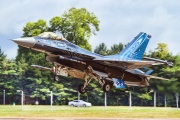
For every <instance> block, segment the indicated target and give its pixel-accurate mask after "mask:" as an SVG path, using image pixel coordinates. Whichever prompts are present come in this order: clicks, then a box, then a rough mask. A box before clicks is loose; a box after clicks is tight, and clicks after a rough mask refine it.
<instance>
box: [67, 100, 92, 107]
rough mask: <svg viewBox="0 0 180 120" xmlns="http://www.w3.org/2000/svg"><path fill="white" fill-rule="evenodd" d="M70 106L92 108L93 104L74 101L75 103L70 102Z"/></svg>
mask: <svg viewBox="0 0 180 120" xmlns="http://www.w3.org/2000/svg"><path fill="white" fill-rule="evenodd" d="M68 105H69V106H72V107H75V106H77V107H78V106H83V107H90V106H92V105H91V103H89V102H85V101H83V100H73V101H70V102H68Z"/></svg>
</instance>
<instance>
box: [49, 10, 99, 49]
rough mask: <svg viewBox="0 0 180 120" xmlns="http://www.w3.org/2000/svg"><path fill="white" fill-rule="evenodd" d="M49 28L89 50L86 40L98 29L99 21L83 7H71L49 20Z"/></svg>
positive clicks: (89, 46)
mask: <svg viewBox="0 0 180 120" xmlns="http://www.w3.org/2000/svg"><path fill="white" fill-rule="evenodd" d="M50 30H51V31H54V32H56V31H57V32H60V33H61V34H62V35H63V36H64V37H65V38H66V39H67V40H69V41H70V42H72V43H74V44H76V45H78V46H80V47H82V48H85V49H87V50H90V51H91V45H90V44H89V43H88V40H89V38H90V37H91V35H92V34H94V35H95V32H96V31H99V21H98V19H97V17H96V16H95V15H94V14H93V13H90V12H88V11H87V10H86V9H85V8H80V9H76V8H71V9H69V10H68V11H66V12H64V14H63V15H62V16H60V17H58V16H56V17H54V18H52V19H51V20H50Z"/></svg>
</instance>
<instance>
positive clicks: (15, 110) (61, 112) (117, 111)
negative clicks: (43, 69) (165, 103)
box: [0, 105, 180, 118]
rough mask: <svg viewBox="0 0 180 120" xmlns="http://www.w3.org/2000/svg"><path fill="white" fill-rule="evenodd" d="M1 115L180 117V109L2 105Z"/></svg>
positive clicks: (0, 108)
mask: <svg viewBox="0 0 180 120" xmlns="http://www.w3.org/2000/svg"><path fill="white" fill-rule="evenodd" d="M0 117H87V118H89V117H91V118H92V117H94V118H180V109H177V108H163V107H161V108H159V107H157V108H153V107H132V108H129V107H122V106H120V107H119V106H107V107H106V109H105V108H104V107H103V106H93V107H89V108H84V107H80V108H78V107H69V106H52V110H50V106H47V105H45V106H42V105H38V106H36V105H24V106H23V110H22V109H21V106H20V105H16V106H12V105H5V106H4V105H1V106H0Z"/></svg>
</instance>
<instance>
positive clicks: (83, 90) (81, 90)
mask: <svg viewBox="0 0 180 120" xmlns="http://www.w3.org/2000/svg"><path fill="white" fill-rule="evenodd" d="M78 91H79V92H80V93H81V94H84V93H85V92H86V90H85V88H84V85H79V87H78Z"/></svg>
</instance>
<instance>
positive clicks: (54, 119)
mask: <svg viewBox="0 0 180 120" xmlns="http://www.w3.org/2000/svg"><path fill="white" fill-rule="evenodd" d="M0 120H180V118H70V117H68V118H66V117H60V118H0Z"/></svg>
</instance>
